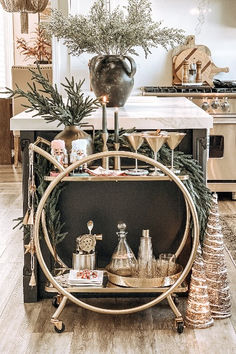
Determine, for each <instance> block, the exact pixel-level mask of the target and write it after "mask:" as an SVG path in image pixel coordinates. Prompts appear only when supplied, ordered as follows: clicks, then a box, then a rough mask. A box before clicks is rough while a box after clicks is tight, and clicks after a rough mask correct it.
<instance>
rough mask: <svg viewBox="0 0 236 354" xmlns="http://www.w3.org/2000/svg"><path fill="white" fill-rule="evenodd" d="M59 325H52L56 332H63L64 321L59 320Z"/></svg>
mask: <svg viewBox="0 0 236 354" xmlns="http://www.w3.org/2000/svg"><path fill="white" fill-rule="evenodd" d="M59 322H61V321H59ZM59 325H60V327H61V328H59V327H57V326H54V330H55V332H57V333H62V332H64V330H65V328H66V327H65V325H64V323H63V322H61V323H60V324H59V323H58V326H59Z"/></svg>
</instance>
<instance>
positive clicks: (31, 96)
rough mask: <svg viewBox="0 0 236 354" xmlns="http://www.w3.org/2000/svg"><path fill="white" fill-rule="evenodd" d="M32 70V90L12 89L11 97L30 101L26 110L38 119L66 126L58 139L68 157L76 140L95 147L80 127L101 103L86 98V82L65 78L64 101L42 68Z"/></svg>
mask: <svg viewBox="0 0 236 354" xmlns="http://www.w3.org/2000/svg"><path fill="white" fill-rule="evenodd" d="M29 70H30V72H31V74H32V82H33V84H32V85H31V84H29V83H28V90H27V91H24V90H22V89H21V88H19V86H17V88H16V89H15V90H11V89H9V88H8V89H7V93H10V94H11V97H13V96H16V97H24V98H26V99H27V100H28V102H29V104H24V105H23V106H24V107H25V108H27V109H28V111H29V112H30V111H35V112H36V113H35V116H38V115H40V116H42V117H43V118H44V119H45V120H46V121H47V122H48V123H49V122H54V121H58V126H60V125H62V124H63V125H64V126H65V128H64V130H63V131H62V132H60V133H59V134H58V135H57V136H56V137H55V139H62V140H64V141H65V144H66V149H67V151H68V153H70V150H71V143H72V141H73V140H76V139H88V140H89V143H90V146H91V137H90V135H89V134H87V133H86V132H84V131H83V130H82V129H79V127H80V125H81V124H82V122H81V121H82V120H83V119H84V118H85V117H88V116H89V115H90V114H91V113H92V112H94V111H95V110H96V109H97V108H98V107H99V106H100V103H99V101H98V100H97V99H92V98H91V97H84V93H83V92H81V87H82V85H83V83H84V80H80V81H79V82H78V83H76V82H75V81H74V78H73V77H72V79H71V80H69V79H67V78H65V80H66V84H62V86H63V87H64V90H65V92H66V94H67V99H66V101H64V100H63V97H62V95H61V94H59V92H58V89H57V86H56V85H54V86H53V85H52V84H51V83H50V82H49V79H48V78H47V77H45V76H43V74H42V72H41V69H40V67H39V65H37V71H34V70H31V69H29ZM91 153H92V151H91Z"/></svg>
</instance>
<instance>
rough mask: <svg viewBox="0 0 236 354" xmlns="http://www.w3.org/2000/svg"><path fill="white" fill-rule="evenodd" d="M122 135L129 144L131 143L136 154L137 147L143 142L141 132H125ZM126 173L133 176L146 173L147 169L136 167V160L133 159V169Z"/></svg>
mask: <svg viewBox="0 0 236 354" xmlns="http://www.w3.org/2000/svg"><path fill="white" fill-rule="evenodd" d="M124 136H125V138H126V139H127V141H128V142H129V144H130V145H131V147H132V148H133V149H134V151H135V153H136V154H137V152H138V149H139V148H140V146H141V145H142V144H143V142H144V138H143V135H142V134H141V133H130V134H128V133H127V134H124ZM126 173H127V174H130V175H134V176H135V175H136V176H140V175H146V174H148V171H147V170H143V169H138V160H137V159H135V169H132V170H128V171H127V172H126Z"/></svg>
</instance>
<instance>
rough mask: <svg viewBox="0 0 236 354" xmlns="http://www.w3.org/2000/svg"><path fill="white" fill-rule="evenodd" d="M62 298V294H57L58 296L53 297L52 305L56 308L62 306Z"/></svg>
mask: <svg viewBox="0 0 236 354" xmlns="http://www.w3.org/2000/svg"><path fill="white" fill-rule="evenodd" d="M62 298H63V296H62V295H60V294H57V295H55V296H53V299H52V305H53V306H54V307H55V308H58V307H59V306H60V303H61V300H62Z"/></svg>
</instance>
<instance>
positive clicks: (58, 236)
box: [14, 146, 68, 250]
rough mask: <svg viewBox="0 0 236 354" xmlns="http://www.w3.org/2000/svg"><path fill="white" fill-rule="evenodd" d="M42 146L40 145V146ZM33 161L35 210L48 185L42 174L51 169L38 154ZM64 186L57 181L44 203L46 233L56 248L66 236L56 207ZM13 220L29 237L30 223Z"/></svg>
mask: <svg viewBox="0 0 236 354" xmlns="http://www.w3.org/2000/svg"><path fill="white" fill-rule="evenodd" d="M40 147H42V146H40ZM45 150H46V151H48V152H49V151H50V148H48V147H46V148H45ZM35 155H36V157H35V163H34V171H35V175H36V185H37V189H36V193H35V201H34V210H37V207H38V204H39V202H40V199H41V198H42V196H43V194H44V192H45V190H46V188H47V187H48V182H46V181H45V180H44V176H47V175H49V172H50V170H51V167H52V165H51V163H50V162H49V161H48V160H47V159H45V158H44V157H43V156H41V155H40V154H35ZM64 188H65V183H63V182H62V183H59V184H58V185H57V186H56V187H55V188H54V189H53V191H52V193H51V194H50V196H49V197H48V200H47V202H46V204H45V208H44V209H45V215H46V223H47V228H48V233H49V235H50V239H51V242H52V247H53V249H54V250H56V246H57V245H58V244H59V243H60V242H61V241H62V240H63V239H64V238H65V237H66V236H67V234H68V232H62V228H63V226H64V225H65V223H62V222H61V212H60V210H59V208H58V200H59V198H60V195H61V192H62V191H63V190H64ZM14 221H16V222H17V224H16V225H15V226H14V229H15V228H16V227H18V226H20V229H22V228H23V227H24V238H25V239H29V237H30V225H23V224H22V222H23V217H20V218H18V219H15V220H14ZM40 236H41V238H43V231H42V229H41V228H40Z"/></svg>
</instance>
